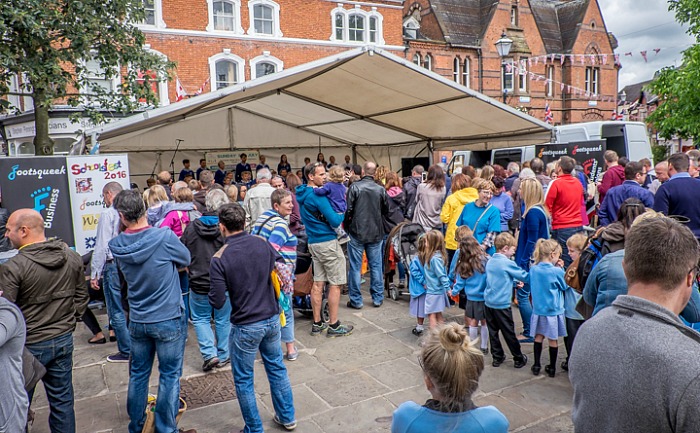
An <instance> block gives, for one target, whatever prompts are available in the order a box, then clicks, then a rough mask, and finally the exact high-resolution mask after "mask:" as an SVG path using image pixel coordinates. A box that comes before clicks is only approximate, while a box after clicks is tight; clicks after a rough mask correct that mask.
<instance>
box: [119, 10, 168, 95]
mask: <svg viewBox="0 0 700 433" xmlns="http://www.w3.org/2000/svg"><path fill="white" fill-rule="evenodd" d="M156 1H159V0H156ZM144 49H146V51H148V52H150V53H153V54H156V55H157V56H159V57H161V58H162V59H163V61H167V60H168V57H167V56H166V55H165V54H163V53H161V52H159V51H156V50H154V49H151V46H150V45H144ZM138 75H139V77H140V80H142V81H143V80H144V77H145V76H146V75H148V76H149V77H150V80H151V81H150V83H151V90H153V93H155V94H156V95H157V98H158V102H159V104H158V105H159V106H160V107H163V106H165V105H168V104H170V97H169V96H168V80H167V77H163V79H162V80H159V79H158V76H157V75H156V74H155V72H151V71H139V73H138ZM115 80H118V78H115ZM115 85H118V81H115ZM139 102H141V101H139Z"/></svg>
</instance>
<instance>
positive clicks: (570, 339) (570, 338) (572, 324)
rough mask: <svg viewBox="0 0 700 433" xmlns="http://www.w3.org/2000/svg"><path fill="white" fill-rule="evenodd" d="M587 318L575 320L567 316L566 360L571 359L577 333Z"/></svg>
mask: <svg viewBox="0 0 700 433" xmlns="http://www.w3.org/2000/svg"><path fill="white" fill-rule="evenodd" d="M583 322H585V320H574V319H569V318H568V317H567V318H566V337H564V346H566V360H567V361H568V360H569V356H571V349H572V348H573V347H574V340H575V339H576V333H578V328H580V327H581V325H583Z"/></svg>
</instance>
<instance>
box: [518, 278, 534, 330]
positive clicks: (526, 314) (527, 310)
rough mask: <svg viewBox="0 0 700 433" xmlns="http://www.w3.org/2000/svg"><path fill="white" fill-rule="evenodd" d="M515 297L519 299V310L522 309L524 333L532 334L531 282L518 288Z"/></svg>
mask: <svg viewBox="0 0 700 433" xmlns="http://www.w3.org/2000/svg"><path fill="white" fill-rule="evenodd" d="M526 270H527V269H526ZM515 297H516V298H517V299H518V310H520V317H521V318H522V319H523V335H526V336H530V319H531V318H532V304H531V303H530V283H525V285H524V286H522V287H518V288H516V289H515Z"/></svg>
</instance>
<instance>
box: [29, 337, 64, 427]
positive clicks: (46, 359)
mask: <svg viewBox="0 0 700 433" xmlns="http://www.w3.org/2000/svg"><path fill="white" fill-rule="evenodd" d="M27 349H28V350H29V351H30V352H32V355H34V356H36V358H37V359H38V360H39V362H41V364H42V365H43V366H44V367H46V374H45V375H44V377H43V378H42V379H41V381H42V382H44V389H45V390H46V398H47V400H48V401H49V408H50V409H51V410H50V414H49V429H50V430H51V433H75V411H74V409H73V405H74V398H73V333H72V332H69V333H67V334H64V335H61V336H59V337H55V338H52V339H50V340H46V341H42V342H41V343H34V344H27ZM33 397H34V390H33V389H32V390H31V391H30V392H29V396H28V398H29V404H30V405H31V403H32V398H33Z"/></svg>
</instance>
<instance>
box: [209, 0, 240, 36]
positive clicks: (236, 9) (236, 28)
mask: <svg viewBox="0 0 700 433" xmlns="http://www.w3.org/2000/svg"><path fill="white" fill-rule="evenodd" d="M214 1H215V0H207V9H208V11H209V24H207V31H208V32H221V33H226V34H231V33H234V34H238V35H242V34H243V33H244V30H243V25H242V24H241V0H223V1H227V2H229V3H233V13H234V17H233V30H217V29H216V28H215V27H214Z"/></svg>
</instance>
